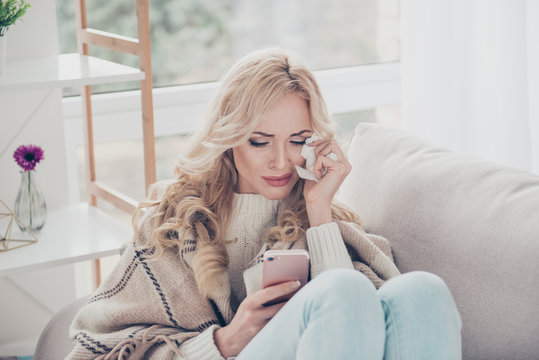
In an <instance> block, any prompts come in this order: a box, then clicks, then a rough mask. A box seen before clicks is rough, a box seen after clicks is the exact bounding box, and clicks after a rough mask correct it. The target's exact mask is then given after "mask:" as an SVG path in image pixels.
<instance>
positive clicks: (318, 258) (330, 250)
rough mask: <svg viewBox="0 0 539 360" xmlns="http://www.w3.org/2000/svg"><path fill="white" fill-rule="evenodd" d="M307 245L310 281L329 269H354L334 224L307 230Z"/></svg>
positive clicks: (337, 228)
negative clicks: (309, 260)
mask: <svg viewBox="0 0 539 360" xmlns="http://www.w3.org/2000/svg"><path fill="white" fill-rule="evenodd" d="M307 245H308V247H309V253H310V256H311V279H314V278H315V277H316V276H318V275H319V274H320V273H322V272H323V271H326V270H329V269H334V268H347V269H353V268H354V266H353V265H352V260H351V259H350V256H349V255H348V251H347V250H346V246H345V245H344V240H343V238H342V235H341V232H340V230H339V227H338V225H337V223H335V222H330V223H327V224H322V225H319V226H313V227H311V228H309V229H308V230H307Z"/></svg>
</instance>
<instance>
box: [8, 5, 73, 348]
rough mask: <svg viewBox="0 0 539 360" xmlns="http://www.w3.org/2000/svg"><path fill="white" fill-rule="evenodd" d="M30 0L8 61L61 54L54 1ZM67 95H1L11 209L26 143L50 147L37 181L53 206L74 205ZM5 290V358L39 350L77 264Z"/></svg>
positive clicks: (18, 279)
mask: <svg viewBox="0 0 539 360" xmlns="http://www.w3.org/2000/svg"><path fill="white" fill-rule="evenodd" d="M30 3H31V4H32V7H31V8H30V9H29V10H28V12H27V14H26V15H25V16H24V17H23V19H22V21H20V22H18V23H17V24H15V25H14V26H12V27H11V28H10V29H9V30H8V32H7V36H8V56H7V62H8V63H10V62H13V61H18V60H24V59H35V58H39V57H46V56H53V55H57V53H58V44H57V31H56V10H55V4H54V0H30ZM61 95H62V94H61V90H59V89H55V90H39V91H28V92H16V93H2V94H1V96H0V175H1V176H0V198H1V199H2V200H3V201H4V202H6V203H7V204H8V206H10V207H13V203H14V201H15V196H16V194H17V190H18V187H19V182H20V175H19V167H18V166H17V164H16V163H15V162H14V161H13V157H12V154H13V151H14V150H15V149H16V148H17V147H18V146H19V145H21V144H36V145H40V146H41V147H42V148H43V149H44V151H45V159H44V160H43V161H42V162H41V163H40V164H39V165H38V166H37V179H38V182H39V184H40V187H41V190H42V192H43V194H44V196H45V199H46V201H47V207H48V209H49V210H54V209H56V208H58V207H60V206H63V205H67V204H68V201H69V200H68V199H69V197H68V192H67V188H68V183H67V182H68V177H67V167H66V155H65V145H64V143H65V141H64V130H63V121H62V112H61ZM26 122H27V124H26V125H24V124H25V123H26ZM14 251H17V250H14ZM0 261H2V253H0ZM0 294H1V303H2V306H0V356H3V355H24V354H26V355H28V354H33V350H34V346H35V341H36V339H37V337H38V336H39V334H40V332H41V330H42V328H43V327H44V326H45V324H46V322H47V321H48V320H49V319H50V318H51V316H52V314H53V313H54V312H56V311H57V310H58V309H59V308H60V307H62V306H63V305H65V304H66V303H67V302H69V301H71V300H72V299H74V297H75V289H74V281H73V267H72V266H66V267H62V268H53V269H48V270H46V271H40V272H39V273H28V274H23V275H19V276H13V277H10V278H0Z"/></svg>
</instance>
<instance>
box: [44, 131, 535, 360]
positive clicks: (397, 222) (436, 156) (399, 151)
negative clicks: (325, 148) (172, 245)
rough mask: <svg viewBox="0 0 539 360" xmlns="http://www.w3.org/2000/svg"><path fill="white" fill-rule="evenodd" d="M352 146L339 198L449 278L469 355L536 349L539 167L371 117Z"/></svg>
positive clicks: (409, 254)
mask: <svg viewBox="0 0 539 360" xmlns="http://www.w3.org/2000/svg"><path fill="white" fill-rule="evenodd" d="M348 151H349V158H350V161H351V163H352V165H353V170H352V173H351V174H350V175H349V176H348V178H347V180H346V181H345V183H344V184H343V187H342V188H341V191H340V194H339V196H340V198H341V199H344V201H345V202H347V203H348V204H349V205H351V206H352V207H354V208H355V209H356V210H357V211H358V212H359V214H360V215H361V217H362V219H363V221H364V223H365V226H366V228H367V229H368V230H369V231H371V232H373V233H377V234H381V235H384V236H386V237H387V238H388V239H389V240H390V241H391V243H392V245H393V251H394V255H395V259H396V262H397V265H398V266H399V268H400V269H401V271H403V272H408V271H412V270H426V271H430V272H433V273H435V274H438V275H439V276H441V277H442V278H443V279H444V280H445V281H446V282H447V284H448V286H449V288H450V289H451V291H452V292H453V295H454V297H455V299H456V302H457V305H458V307H459V310H460V312H461V316H462V319H463V333H462V335H463V353H464V354H463V355H464V356H463V358H464V359H467V360H481V359H488V360H498V359H499V360H502V359H503V360H509V359H510V360H524V359H539V177H537V176H533V175H531V174H528V173H525V172H522V171H517V170H512V169H509V168H504V167H501V166H497V165H494V164H492V163H489V162H486V161H482V160H479V159H473V158H469V157H464V156H459V155H456V154H454V153H451V152H449V151H446V150H444V149H440V148H438V147H435V146H431V145H429V144H426V143H425V142H424V141H422V140H420V139H418V138H416V137H414V136H411V135H409V134H407V133H405V132H402V131H399V130H395V129H391V128H386V127H383V126H380V125H375V124H362V125H359V126H358V127H357V129H356V132H355V134H354V137H353V138H352V141H351V144H350V147H349V150H348ZM85 300H86V299H81V300H79V301H78V302H76V303H73V304H71V305H70V306H69V307H67V308H65V309H64V310H62V311H61V312H60V313H59V314H57V316H55V318H53V320H51V322H50V323H49V325H47V328H46V329H45V330H44V331H43V334H42V336H41V339H40V341H39V344H38V346H37V348H36V356H35V359H36V360H40V359H61V358H63V356H65V355H66V354H67V353H68V352H69V351H70V349H71V345H70V343H69V339H68V334H67V328H68V325H69V323H70V321H71V319H72V318H73V316H74V314H75V312H76V311H77V309H78V308H79V307H80V306H81V305H82V304H83V303H84V302H85ZM433 360H435V359H433Z"/></svg>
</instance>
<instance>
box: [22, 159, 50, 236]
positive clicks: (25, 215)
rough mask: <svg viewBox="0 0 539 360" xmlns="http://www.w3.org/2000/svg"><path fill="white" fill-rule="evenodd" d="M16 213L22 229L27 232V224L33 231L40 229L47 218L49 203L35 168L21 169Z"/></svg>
mask: <svg viewBox="0 0 539 360" xmlns="http://www.w3.org/2000/svg"><path fill="white" fill-rule="evenodd" d="M14 211H15V215H17V217H18V218H19V220H20V221H21V222H22V223H23V224H24V225H23V224H21V223H20V222H19V220H17V225H18V226H19V229H21V231H23V232H26V228H25V227H24V226H26V227H27V228H28V229H30V230H31V231H39V230H41V228H43V225H45V220H47V204H46V203H45V198H44V197H43V194H42V193H41V190H40V189H39V186H38V184H37V181H36V178H35V174H34V171H33V170H30V171H21V185H20V186H19V192H18V193H17V198H16V199H15V209H14Z"/></svg>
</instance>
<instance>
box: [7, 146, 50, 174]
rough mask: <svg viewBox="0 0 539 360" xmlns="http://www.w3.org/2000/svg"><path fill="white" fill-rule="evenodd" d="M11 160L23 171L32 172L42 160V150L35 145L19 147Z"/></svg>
mask: <svg viewBox="0 0 539 360" xmlns="http://www.w3.org/2000/svg"><path fill="white" fill-rule="evenodd" d="M13 158H14V159H15V161H16V162H17V164H18V165H19V166H20V167H21V168H22V169H23V170H24V171H30V170H34V168H35V167H36V165H37V163H38V162H40V161H41V160H43V149H42V148H40V147H39V146H37V145H21V146H19V147H18V148H17V150H15V152H14V153H13Z"/></svg>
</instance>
